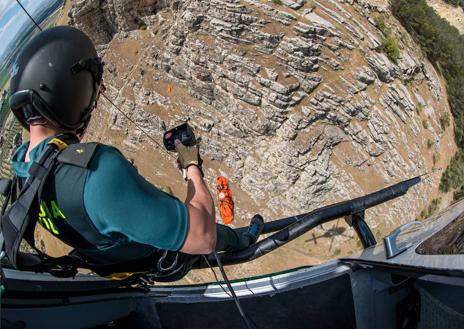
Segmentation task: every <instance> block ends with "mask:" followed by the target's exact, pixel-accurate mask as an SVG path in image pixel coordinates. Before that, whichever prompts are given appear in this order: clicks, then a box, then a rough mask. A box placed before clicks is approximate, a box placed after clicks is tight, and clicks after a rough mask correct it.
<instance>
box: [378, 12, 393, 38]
mask: <svg viewBox="0 0 464 329" xmlns="http://www.w3.org/2000/svg"><path fill="white" fill-rule="evenodd" d="M374 22H375V26H377V28H378V29H379V30H380V31H382V33H383V35H384V36H389V35H390V34H391V29H390V28H389V27H388V26H387V24H385V19H384V17H383V16H377V17H375V18H374Z"/></svg>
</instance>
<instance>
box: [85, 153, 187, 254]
mask: <svg viewBox="0 0 464 329" xmlns="http://www.w3.org/2000/svg"><path fill="white" fill-rule="evenodd" d="M84 205H85V209H86V211H87V214H88V215H89V217H90V219H91V220H92V222H93V223H94V225H95V226H96V227H97V229H98V230H99V231H100V232H101V233H102V234H104V235H107V236H111V235H114V233H120V234H123V235H124V236H126V237H127V238H128V239H129V240H131V241H135V242H139V243H144V244H148V245H152V246H154V247H156V248H159V249H168V250H179V249H180V248H181V247H182V245H183V243H184V241H185V238H186V236H187V231H188V213H187V208H186V206H185V205H184V203H182V202H181V201H180V200H179V199H177V198H175V197H173V196H171V195H169V194H167V193H165V192H163V191H161V190H159V189H157V188H156V187H155V186H153V185H152V184H150V183H149V182H147V181H146V180H145V179H144V178H143V177H142V176H140V175H139V174H138V172H137V170H136V169H135V168H134V166H133V165H132V164H131V163H130V162H129V161H127V160H126V159H125V158H124V157H123V156H122V155H121V154H120V153H119V152H118V151H117V150H115V149H113V148H110V147H108V146H100V147H99V148H98V150H97V153H96V154H95V157H94V159H93V160H92V163H91V165H90V170H89V173H88V176H87V180H86V184H85V187H84Z"/></svg>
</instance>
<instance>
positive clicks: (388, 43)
mask: <svg viewBox="0 0 464 329" xmlns="http://www.w3.org/2000/svg"><path fill="white" fill-rule="evenodd" d="M378 49H379V50H380V51H382V52H384V53H385V54H386V55H387V56H388V58H390V59H391V60H392V61H393V62H395V63H396V62H397V61H398V59H399V58H400V48H399V47H398V41H396V38H395V37H394V36H392V35H389V36H388V37H386V38H384V39H383V40H382V44H381V45H380V47H378Z"/></svg>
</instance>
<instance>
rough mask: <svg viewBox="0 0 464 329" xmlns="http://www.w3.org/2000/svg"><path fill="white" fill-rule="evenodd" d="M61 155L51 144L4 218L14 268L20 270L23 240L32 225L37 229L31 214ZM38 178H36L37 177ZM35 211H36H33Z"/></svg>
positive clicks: (7, 248)
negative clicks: (18, 259)
mask: <svg viewBox="0 0 464 329" xmlns="http://www.w3.org/2000/svg"><path fill="white" fill-rule="evenodd" d="M59 153H60V151H59V150H57V149H56V146H55V145H53V144H50V145H48V146H47V148H46V149H45V151H44V153H43V154H42V155H41V157H40V159H39V160H38V161H37V166H35V167H34V166H33V167H31V170H30V176H29V178H28V179H27V180H26V183H25V185H24V187H23V188H22V190H21V192H20V194H19V196H18V198H17V200H16V201H15V202H14V203H13V204H12V205H11V207H10V208H9V209H8V210H6V212H5V214H4V215H3V217H2V222H1V228H2V232H3V234H4V238H5V252H6V254H7V256H8V260H9V262H10V263H11V265H13V266H14V267H16V268H18V265H20V264H18V262H17V253H18V250H19V246H20V244H21V240H22V238H23V236H24V234H25V232H26V230H27V229H28V227H29V226H30V225H32V226H33V227H35V224H36V221H37V218H36V216H32V218H31V215H30V214H31V213H32V214H36V213H37V212H38V200H37V195H38V192H39V190H40V188H41V187H42V185H43V183H44V182H45V180H46V178H47V177H48V175H49V174H50V172H51V170H52V167H53V164H54V160H55V159H56V157H57V156H58V154H59ZM36 174H37V175H38V176H35V175H36ZM31 209H34V211H31Z"/></svg>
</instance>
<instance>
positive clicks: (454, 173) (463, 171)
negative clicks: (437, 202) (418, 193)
mask: <svg viewBox="0 0 464 329" xmlns="http://www.w3.org/2000/svg"><path fill="white" fill-rule="evenodd" d="M463 182H464V150H463V149H459V150H458V151H457V152H456V154H455V155H454V157H453V158H452V159H451V162H450V164H449V166H448V168H446V170H445V172H444V173H443V176H441V182H440V190H442V191H443V192H449V191H451V190H452V189H462V188H463V186H464V184H463Z"/></svg>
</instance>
